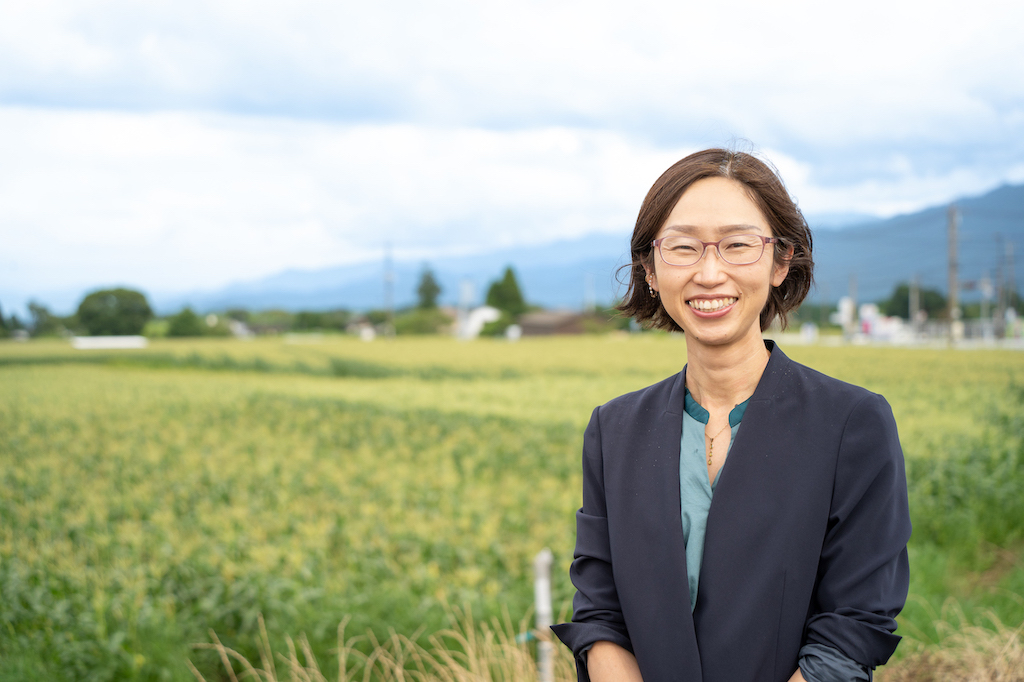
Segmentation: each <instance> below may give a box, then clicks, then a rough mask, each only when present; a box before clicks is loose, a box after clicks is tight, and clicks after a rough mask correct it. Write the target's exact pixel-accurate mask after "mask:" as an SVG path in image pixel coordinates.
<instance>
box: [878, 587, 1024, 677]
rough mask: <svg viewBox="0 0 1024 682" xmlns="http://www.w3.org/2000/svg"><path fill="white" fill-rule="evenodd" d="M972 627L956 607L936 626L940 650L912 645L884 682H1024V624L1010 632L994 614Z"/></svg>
mask: <svg viewBox="0 0 1024 682" xmlns="http://www.w3.org/2000/svg"><path fill="white" fill-rule="evenodd" d="M979 620H980V622H972V621H971V620H970V619H969V618H968V617H967V616H966V615H965V614H964V612H963V610H962V609H961V608H960V606H959V605H958V604H957V603H956V602H955V601H952V600H950V601H948V602H947V603H946V605H945V607H944V608H943V612H942V616H941V617H940V618H939V619H937V620H936V622H935V628H936V630H937V631H938V632H939V635H940V640H939V644H938V646H935V645H931V644H927V643H922V642H919V641H915V640H914V639H910V640H909V641H906V642H905V643H904V644H903V646H904V647H905V648H909V649H910V651H909V652H908V653H907V654H906V655H904V656H903V657H902V658H901V659H900V660H899V661H897V662H895V663H893V664H891V665H888V666H886V667H885V668H883V669H882V670H881V671H880V673H879V675H878V677H877V679H878V682H947V681H948V682H1024V623H1021V624H1020V625H1017V626H1016V627H1009V626H1006V625H1004V624H1003V623H1002V621H1001V620H1000V619H999V618H998V617H997V616H996V615H995V614H994V613H992V612H991V611H989V612H987V613H985V614H983V615H982V617H981V619H979Z"/></svg>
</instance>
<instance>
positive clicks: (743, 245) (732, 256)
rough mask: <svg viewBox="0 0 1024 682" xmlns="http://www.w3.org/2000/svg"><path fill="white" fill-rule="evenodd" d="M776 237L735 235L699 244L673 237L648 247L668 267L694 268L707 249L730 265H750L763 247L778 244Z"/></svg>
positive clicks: (698, 241) (690, 238)
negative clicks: (687, 266)
mask: <svg viewBox="0 0 1024 682" xmlns="http://www.w3.org/2000/svg"><path fill="white" fill-rule="evenodd" d="M778 243H779V239H778V237H762V236H761V235H759V234H734V235H731V236H729V237H726V238H725V239H720V240H718V241H717V242H702V241H701V240H699V239H696V238H694V237H683V236H677V235H672V236H669V237H662V238H661V239H655V240H654V241H653V242H652V243H651V246H652V247H653V248H655V249H658V253H659V254H660V255H661V260H663V261H665V262H666V263H668V264H669V265H682V266H686V265H696V264H697V262H698V261H700V259H701V258H703V257H704V252H705V251H707V248H708V247H709V246H713V247H715V250H716V251H718V257H719V258H721V259H722V260H723V261H724V262H726V263H728V264H730V265H751V264H753V263H756V262H757V261H759V260H760V259H761V254H763V253H764V246H765V244H778Z"/></svg>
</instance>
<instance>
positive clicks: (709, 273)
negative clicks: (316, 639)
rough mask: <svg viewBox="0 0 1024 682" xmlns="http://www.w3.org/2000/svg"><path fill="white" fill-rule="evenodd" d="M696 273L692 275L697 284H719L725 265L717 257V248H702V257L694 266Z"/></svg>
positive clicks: (718, 256) (719, 257)
mask: <svg viewBox="0 0 1024 682" xmlns="http://www.w3.org/2000/svg"><path fill="white" fill-rule="evenodd" d="M694 267H696V268H697V272H696V273H694V280H696V282H697V283H698V284H703V285H705V286H712V285H715V284H719V283H720V282H721V281H722V279H723V277H724V275H725V263H724V262H723V261H722V257H721V256H720V255H718V248H716V247H714V246H707V247H705V248H704V255H703V256H701V259H700V260H699V261H698V262H697V264H696V265H695V266H694Z"/></svg>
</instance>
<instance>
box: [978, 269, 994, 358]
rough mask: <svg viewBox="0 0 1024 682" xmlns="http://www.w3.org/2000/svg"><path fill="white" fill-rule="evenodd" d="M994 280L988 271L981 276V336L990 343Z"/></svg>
mask: <svg viewBox="0 0 1024 682" xmlns="http://www.w3.org/2000/svg"><path fill="white" fill-rule="evenodd" d="M992 293H993V289H992V280H991V279H990V278H989V276H988V270H986V271H985V272H983V273H982V275H981V335H982V337H983V338H984V339H985V340H986V341H988V340H989V339H991V338H992V335H993V332H992V327H993V325H992V317H991V315H990V314H989V313H990V312H991V311H990V304H991V302H992Z"/></svg>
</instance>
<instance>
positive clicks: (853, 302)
mask: <svg viewBox="0 0 1024 682" xmlns="http://www.w3.org/2000/svg"><path fill="white" fill-rule="evenodd" d="M848 331H849V333H850V334H856V333H857V332H858V331H860V330H859V329H857V273H856V272H851V273H850V328H849V330H848Z"/></svg>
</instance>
